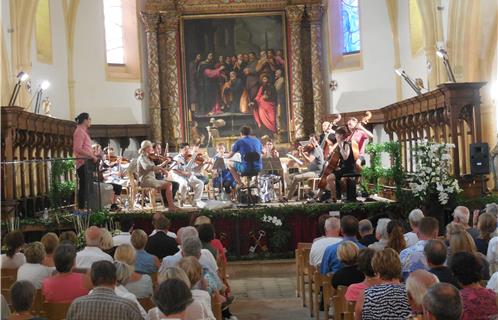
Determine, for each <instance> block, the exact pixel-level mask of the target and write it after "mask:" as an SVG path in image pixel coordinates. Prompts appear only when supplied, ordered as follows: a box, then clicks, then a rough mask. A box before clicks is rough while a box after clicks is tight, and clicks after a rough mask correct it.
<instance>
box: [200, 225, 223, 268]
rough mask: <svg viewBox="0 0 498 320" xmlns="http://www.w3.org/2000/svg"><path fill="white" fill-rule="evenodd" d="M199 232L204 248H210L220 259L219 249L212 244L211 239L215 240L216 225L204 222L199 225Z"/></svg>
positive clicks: (214, 255)
mask: <svg viewBox="0 0 498 320" xmlns="http://www.w3.org/2000/svg"><path fill="white" fill-rule="evenodd" d="M197 232H198V233H199V239H200V240H201V243H202V248H203V249H206V250H209V252H211V254H212V255H213V257H214V258H215V259H216V260H217V259H218V251H217V250H216V249H215V248H214V247H213V246H212V245H211V241H213V240H214V227H213V225H212V224H211V223H203V224H201V225H199V226H197Z"/></svg>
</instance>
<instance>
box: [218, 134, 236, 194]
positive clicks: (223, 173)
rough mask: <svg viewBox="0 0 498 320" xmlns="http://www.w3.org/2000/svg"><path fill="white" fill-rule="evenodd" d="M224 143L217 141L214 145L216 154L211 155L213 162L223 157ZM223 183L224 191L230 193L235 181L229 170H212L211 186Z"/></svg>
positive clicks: (219, 186)
mask: <svg viewBox="0 0 498 320" xmlns="http://www.w3.org/2000/svg"><path fill="white" fill-rule="evenodd" d="M225 152H226V149H225V145H224V144H223V143H218V144H217V145H216V155H215V156H214V157H213V159H212V160H213V163H214V162H215V161H216V160H218V159H223V158H224V157H225ZM222 183H223V188H225V192H226V193H228V194H229V193H231V192H232V190H233V189H235V187H236V185H237V183H236V182H235V179H234V178H233V176H232V174H231V173H230V170H228V169H223V170H217V171H215V172H213V187H215V188H221V187H222Z"/></svg>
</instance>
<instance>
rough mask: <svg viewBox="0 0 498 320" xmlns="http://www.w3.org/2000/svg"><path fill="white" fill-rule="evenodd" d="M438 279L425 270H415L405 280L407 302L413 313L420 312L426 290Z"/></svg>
mask: <svg viewBox="0 0 498 320" xmlns="http://www.w3.org/2000/svg"><path fill="white" fill-rule="evenodd" d="M438 282H439V279H438V278H437V277H436V276H435V275H434V274H432V273H430V272H429V271H426V270H415V271H413V272H412V273H410V275H409V276H408V279H406V291H407V293H408V302H409V303H410V305H411V306H412V310H413V311H422V301H423V299H424V296H425V294H426V293H427V290H428V289H429V288H430V287H431V286H432V285H434V284H436V283H438Z"/></svg>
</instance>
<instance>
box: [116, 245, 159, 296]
mask: <svg viewBox="0 0 498 320" xmlns="http://www.w3.org/2000/svg"><path fill="white" fill-rule="evenodd" d="M135 259H136V251H135V248H133V246H132V245H130V244H122V245H120V246H118V247H117V249H116V252H115V253H114V260H116V261H121V262H124V263H126V264H127V265H128V266H129V267H130V268H131V270H133V273H132V274H131V276H130V278H129V279H128V281H127V283H126V285H125V287H126V289H127V290H128V291H129V292H131V293H133V294H134V295H135V296H136V297H137V299H140V298H149V297H151V296H152V279H151V277H150V276H149V275H147V274H140V273H137V272H135Z"/></svg>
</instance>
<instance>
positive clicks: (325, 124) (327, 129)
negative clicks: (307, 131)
mask: <svg viewBox="0 0 498 320" xmlns="http://www.w3.org/2000/svg"><path fill="white" fill-rule="evenodd" d="M322 131H323V132H322V133H321V134H320V140H319V141H318V143H319V144H320V146H321V147H322V149H323V146H324V140H325V138H327V136H328V135H329V133H332V125H331V123H330V122H328V121H324V122H323V123H322Z"/></svg>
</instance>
